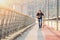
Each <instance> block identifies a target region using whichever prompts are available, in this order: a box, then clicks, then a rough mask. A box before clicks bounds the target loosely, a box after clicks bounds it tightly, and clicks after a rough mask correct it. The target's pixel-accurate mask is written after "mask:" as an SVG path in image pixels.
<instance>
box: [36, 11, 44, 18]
mask: <svg viewBox="0 0 60 40" xmlns="http://www.w3.org/2000/svg"><path fill="white" fill-rule="evenodd" d="M36 16H38V19H40V18H42V16H44V14H43V13H42V12H41V13H37V14H36Z"/></svg>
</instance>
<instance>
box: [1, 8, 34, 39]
mask: <svg viewBox="0 0 60 40" xmlns="http://www.w3.org/2000/svg"><path fill="white" fill-rule="evenodd" d="M1 10H2V13H1ZM0 21H1V22H0V23H1V24H0V39H2V38H5V37H6V36H8V35H10V34H12V33H15V32H17V31H18V30H20V29H23V28H25V27H26V26H28V25H30V24H32V23H34V22H35V19H33V18H32V17H30V16H28V15H25V14H22V13H20V12H18V11H16V10H13V9H10V8H3V7H0Z"/></svg>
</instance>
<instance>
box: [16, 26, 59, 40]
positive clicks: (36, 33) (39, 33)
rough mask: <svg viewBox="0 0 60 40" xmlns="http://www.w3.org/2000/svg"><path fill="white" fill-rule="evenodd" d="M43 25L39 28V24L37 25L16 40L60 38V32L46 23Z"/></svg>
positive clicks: (50, 39)
mask: <svg viewBox="0 0 60 40" xmlns="http://www.w3.org/2000/svg"><path fill="white" fill-rule="evenodd" d="M43 27H44V28H42V29H39V28H38V25H35V26H33V27H31V28H30V29H29V30H28V31H26V32H25V33H24V34H23V35H22V36H19V37H18V38H17V39H15V40H60V32H57V31H54V30H52V29H51V28H49V27H47V26H46V25H43ZM56 32H57V33H56Z"/></svg>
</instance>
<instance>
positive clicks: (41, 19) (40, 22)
mask: <svg viewBox="0 0 60 40" xmlns="http://www.w3.org/2000/svg"><path fill="white" fill-rule="evenodd" d="M40 25H41V28H42V18H41V19H40Z"/></svg>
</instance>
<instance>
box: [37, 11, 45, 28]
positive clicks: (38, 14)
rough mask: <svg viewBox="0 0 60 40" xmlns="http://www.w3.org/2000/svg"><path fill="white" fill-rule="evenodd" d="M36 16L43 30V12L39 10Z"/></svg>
mask: <svg viewBox="0 0 60 40" xmlns="http://www.w3.org/2000/svg"><path fill="white" fill-rule="evenodd" d="M36 16H37V19H38V23H39V28H42V16H44V14H43V13H42V12H41V10H39V11H38V13H37V14H36Z"/></svg>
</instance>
